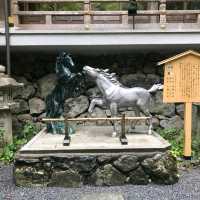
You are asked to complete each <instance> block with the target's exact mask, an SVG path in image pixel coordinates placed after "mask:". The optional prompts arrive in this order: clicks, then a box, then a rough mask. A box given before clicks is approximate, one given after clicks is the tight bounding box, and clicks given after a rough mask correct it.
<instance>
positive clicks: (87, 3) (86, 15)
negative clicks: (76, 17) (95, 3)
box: [84, 0, 91, 30]
mask: <svg viewBox="0 0 200 200" xmlns="http://www.w3.org/2000/svg"><path fill="white" fill-rule="evenodd" d="M90 24H91V13H90V0H85V1H84V25H85V29H87V30H88V29H90Z"/></svg>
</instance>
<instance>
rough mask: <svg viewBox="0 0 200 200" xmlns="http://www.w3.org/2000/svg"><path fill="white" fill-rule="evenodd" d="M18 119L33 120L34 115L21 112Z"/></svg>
mask: <svg viewBox="0 0 200 200" xmlns="http://www.w3.org/2000/svg"><path fill="white" fill-rule="evenodd" d="M17 119H18V120H19V121H20V122H31V121H32V116H31V115H30V114H21V115H18V116H17Z"/></svg>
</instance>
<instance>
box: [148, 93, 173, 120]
mask: <svg viewBox="0 0 200 200" xmlns="http://www.w3.org/2000/svg"><path fill="white" fill-rule="evenodd" d="M152 100H153V101H151V102H150V112H151V113H153V114H158V115H164V116H168V117H171V116H174V115H175V105H174V104H167V103H163V93H162V91H157V92H156V94H155V96H154V97H153V99H152Z"/></svg>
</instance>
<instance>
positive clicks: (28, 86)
mask: <svg viewBox="0 0 200 200" xmlns="http://www.w3.org/2000/svg"><path fill="white" fill-rule="evenodd" d="M15 78H16V80H17V81H18V82H19V83H24V86H23V87H22V88H18V89H15V90H14V91H13V98H14V99H16V98H22V99H26V100H28V99H29V98H31V97H33V96H34V94H35V92H36V89H35V88H34V86H33V84H32V83H31V82H29V81H27V80H26V79H25V78H24V77H15Z"/></svg>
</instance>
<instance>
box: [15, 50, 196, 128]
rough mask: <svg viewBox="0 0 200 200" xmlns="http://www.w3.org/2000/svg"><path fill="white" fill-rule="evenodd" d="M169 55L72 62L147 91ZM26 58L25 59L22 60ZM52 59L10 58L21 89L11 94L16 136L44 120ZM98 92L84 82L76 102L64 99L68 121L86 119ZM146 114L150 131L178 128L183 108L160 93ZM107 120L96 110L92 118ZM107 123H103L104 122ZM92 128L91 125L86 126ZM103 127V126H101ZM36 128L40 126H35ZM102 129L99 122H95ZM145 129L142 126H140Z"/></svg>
mask: <svg viewBox="0 0 200 200" xmlns="http://www.w3.org/2000/svg"><path fill="white" fill-rule="evenodd" d="M168 56H169V55H160V54H159V53H148V54H141V53H138V54H122V55H109V56H106V55H100V56H77V57H75V58H74V60H75V63H78V64H77V67H80V66H84V65H90V66H93V67H99V68H101V67H102V68H109V69H110V70H111V71H112V72H116V73H117V75H118V76H119V80H120V82H121V83H123V84H124V85H125V86H127V87H135V86H139V87H144V88H150V87H151V86H152V85H153V84H154V83H155V82H156V81H158V82H162V81H163V70H162V67H158V66H157V65H156V63H157V62H158V61H160V60H162V59H164V58H166V57H168ZM24 58H26V59H24ZM55 59H56V55H46V54H44V55H39V54H36V53H34V56H33V55H32V54H31V55H30V54H23V53H21V54H19V55H17V54H16V55H13V66H15V68H13V72H12V74H14V76H15V77H16V79H17V81H18V82H23V83H24V84H25V87H24V88H23V90H18V91H16V92H15V93H14V98H15V100H16V101H17V102H18V105H19V106H18V107H16V108H14V110H13V128H14V131H15V132H19V131H20V128H21V127H22V125H23V123H25V122H27V121H36V120H37V118H41V117H44V116H45V102H44V99H45V97H46V96H47V95H48V94H49V93H50V92H51V91H52V90H53V88H54V87H55V85H56V81H57V80H56V75H55V72H54V67H55ZM99 94H100V93H99V91H98V89H97V88H96V87H95V85H94V84H92V83H91V82H88V86H87V90H86V91H85V92H84V93H83V94H82V95H81V96H79V97H77V98H69V99H66V102H65V114H67V115H68V116H70V117H88V116H89V114H88V112H87V109H88V106H89V102H90V100H91V99H92V98H93V97H95V96H99ZM120 112H121V113H122V112H125V113H126V115H127V116H135V113H134V110H133V109H131V108H129V109H128V110H121V111H120ZM150 112H151V113H152V115H153V116H154V118H153V125H154V128H155V129H156V128H158V127H160V128H182V127H183V116H184V107H183V104H163V102H162V92H161V91H160V92H157V93H156V94H153V95H152V100H151V106H150ZM199 115H200V111H199V108H198V106H193V119H194V120H193V129H194V130H195V131H198V130H199V127H198V125H199V124H200V123H198V122H199V120H200V117H199ZM106 116H110V112H109V110H102V109H101V108H98V107H96V108H95V110H94V113H93V114H92V117H106ZM106 123H107V122H106ZM90 124H92V125H94V124H93V123H90ZM103 124H104V125H105V123H104V122H103ZM36 125H38V127H43V126H44V125H43V124H41V123H39V122H37V123H36ZM97 125H102V122H97ZM142 125H144V126H145V124H142Z"/></svg>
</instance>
